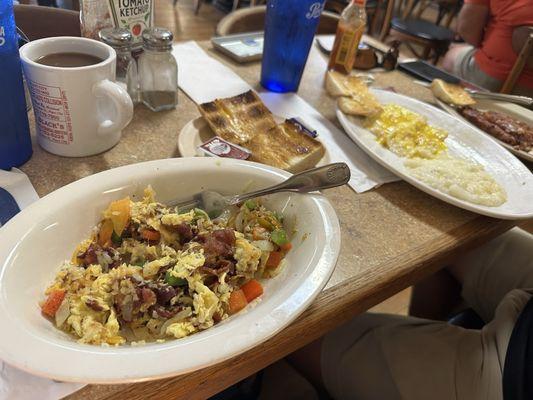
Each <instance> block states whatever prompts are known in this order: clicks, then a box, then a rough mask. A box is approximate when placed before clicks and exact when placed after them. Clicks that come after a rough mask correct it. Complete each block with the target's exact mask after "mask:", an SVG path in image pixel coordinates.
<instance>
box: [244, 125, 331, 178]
mask: <svg viewBox="0 0 533 400" xmlns="http://www.w3.org/2000/svg"><path fill="white" fill-rule="evenodd" d="M246 147H247V148H248V150H250V151H251V152H252V156H251V157H250V160H252V161H257V162H260V163H263V164H268V165H271V166H273V167H277V168H281V169H284V170H286V171H289V172H292V173H297V172H301V171H305V170H307V169H310V168H313V167H314V166H315V165H316V164H317V163H318V162H319V161H320V159H321V158H322V157H324V154H325V152H326V150H325V148H324V146H323V145H322V143H320V142H319V141H318V140H316V139H313V138H312V137H310V136H309V135H307V134H306V133H305V132H304V131H303V130H302V129H301V128H300V127H299V126H298V125H296V124H295V123H293V122H292V121H289V120H287V121H285V122H284V123H283V124H280V125H278V126H275V127H274V128H272V129H270V130H269V131H266V132H258V134H257V135H255V137H254V138H253V139H252V140H251V141H250V142H249V143H248V144H247V145H246Z"/></svg>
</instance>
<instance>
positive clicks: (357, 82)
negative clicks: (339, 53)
mask: <svg viewBox="0 0 533 400" xmlns="http://www.w3.org/2000/svg"><path fill="white" fill-rule="evenodd" d="M326 91H327V92H328V93H329V94H330V95H331V96H333V97H339V96H345V97H350V96H352V95H358V94H359V93H361V92H368V86H367V85H366V83H365V82H363V80H362V79H360V78H358V77H356V76H353V75H343V74H341V73H340V72H337V71H328V72H327V76H326Z"/></svg>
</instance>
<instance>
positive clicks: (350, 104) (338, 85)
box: [326, 71, 381, 116]
mask: <svg viewBox="0 0 533 400" xmlns="http://www.w3.org/2000/svg"><path fill="white" fill-rule="evenodd" d="M326 90H327V91H328V93H329V94H330V95H332V96H334V97H338V98H339V99H338V100H337V105H338V106H339V108H340V109H341V111H342V112H343V113H345V114H350V115H361V116H369V115H375V114H377V113H378V112H380V111H381V105H380V104H379V102H378V101H377V99H376V97H375V96H374V95H373V94H372V93H370V92H369V91H368V86H367V85H366V83H364V82H363V81H362V80H361V79H359V78H357V77H356V76H350V75H343V74H340V73H339V72H336V71H328V73H327V77H326Z"/></svg>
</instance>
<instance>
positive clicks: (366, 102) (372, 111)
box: [337, 96, 382, 117]
mask: <svg viewBox="0 0 533 400" xmlns="http://www.w3.org/2000/svg"><path fill="white" fill-rule="evenodd" d="M372 97H373V96H372ZM337 105H338V106H339V108H340V110H341V111H342V112H343V113H345V114H348V115H359V116H363V117H370V116H372V115H376V114H378V113H379V112H381V110H382V107H381V104H379V103H378V102H377V100H376V99H375V98H361V97H339V98H338V100H337Z"/></svg>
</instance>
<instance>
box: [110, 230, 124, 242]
mask: <svg viewBox="0 0 533 400" xmlns="http://www.w3.org/2000/svg"><path fill="white" fill-rule="evenodd" d="M111 241H112V242H113V243H114V244H121V243H122V237H120V236H119V235H117V233H116V232H115V231H113V233H112V234H111Z"/></svg>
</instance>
